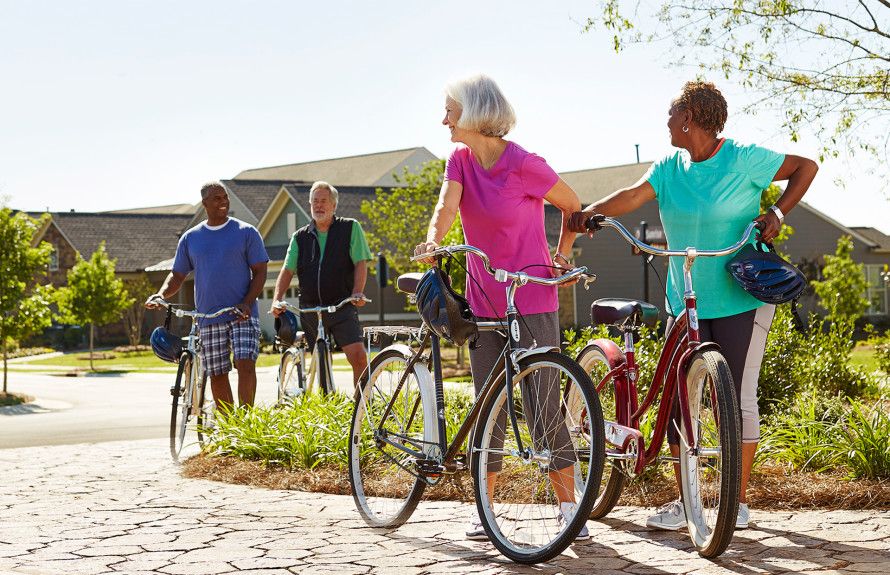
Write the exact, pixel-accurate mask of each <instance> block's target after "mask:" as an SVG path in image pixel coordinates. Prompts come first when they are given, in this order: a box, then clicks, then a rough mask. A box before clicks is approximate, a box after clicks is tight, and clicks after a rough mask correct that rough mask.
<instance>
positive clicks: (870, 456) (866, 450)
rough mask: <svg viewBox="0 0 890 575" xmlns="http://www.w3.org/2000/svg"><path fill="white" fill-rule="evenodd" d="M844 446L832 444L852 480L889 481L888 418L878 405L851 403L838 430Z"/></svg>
mask: <svg viewBox="0 0 890 575" xmlns="http://www.w3.org/2000/svg"><path fill="white" fill-rule="evenodd" d="M842 437H843V438H844V440H845V441H844V442H842V443H841V442H839V443H837V444H836V449H837V452H838V455H839V456H840V457H844V458H845V460H846V464H847V466H848V467H849V469H850V474H851V475H852V476H853V477H854V478H856V479H888V478H890V414H888V413H887V411H886V410H885V409H884V408H883V402H882V401H879V402H876V403H875V404H873V405H872V406H866V405H865V404H863V403H862V402H860V401H853V402H852V403H851V409H850V412H849V414H848V415H847V418H846V420H845V425H844V426H843V427H842Z"/></svg>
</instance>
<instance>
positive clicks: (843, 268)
mask: <svg viewBox="0 0 890 575" xmlns="http://www.w3.org/2000/svg"><path fill="white" fill-rule="evenodd" d="M852 252H853V240H852V239H851V238H850V236H842V237H841V238H839V239H838V241H837V249H836V250H835V252H834V255H833V256H832V255H826V256H825V267H823V268H822V277H823V278H824V279H823V280H821V281H812V282H810V283H811V285H812V286H813V289H814V290H815V291H816V295H817V296H818V297H819V305H820V306H821V307H822V308H824V309H825V310H826V311H828V317H829V318H832V319H833V320H834V321H839V320H850V321H851V322H853V321H856V319H858V318H859V317H860V316H862V314H863V312H865V310H866V309H868V299H867V298H866V297H865V293H866V290H867V289H868V282H867V280H866V279H865V272H864V271H863V267H862V264H857V263H856V262H854V261H853V258H851V257H850V254H851V253H852Z"/></svg>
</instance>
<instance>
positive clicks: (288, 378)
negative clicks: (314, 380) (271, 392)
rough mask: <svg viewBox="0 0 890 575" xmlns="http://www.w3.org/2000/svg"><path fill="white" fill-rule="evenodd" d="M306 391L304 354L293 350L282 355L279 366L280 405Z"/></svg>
mask: <svg viewBox="0 0 890 575" xmlns="http://www.w3.org/2000/svg"><path fill="white" fill-rule="evenodd" d="M305 391H306V379H305V378H304V377H303V361H302V354H301V353H300V352H299V351H298V350H296V349H293V348H290V349H288V350H286V351H285V352H284V353H283V354H281V364H280V365H279V366H278V403H279V404H280V403H284V402H286V401H289V400H292V399H293V398H294V397H296V396H298V395H301V394H303V393H304V392H305Z"/></svg>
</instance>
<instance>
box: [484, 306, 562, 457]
mask: <svg viewBox="0 0 890 575" xmlns="http://www.w3.org/2000/svg"><path fill="white" fill-rule="evenodd" d="M523 318H525V324H527V325H528V329H526V326H525V324H523V323H522V320H520V333H521V335H520V338H519V343H520V345H521V346H523V347H531V345H532V339H535V340H537V344H538V346H550V347H557V348H558V347H559V344H560V334H559V316H558V314H557V312H555V311H554V312H550V313H536V314H531V315H526V316H523ZM478 319H479V320H480V321H498V319H496V318H478ZM477 345H478V347H477V348H476V349H470V370H471V371H472V374H473V385H474V386H475V388H476V395H477V396H478V395H479V391H480V390H481V389H482V386H483V385H484V384H485V379H486V378H487V377H488V374H489V372H491V368H492V367H493V366H494V365H495V363H496V362H498V361H502V359H501V355H500V354H501V350H503V349H504V346H506V345H507V338H506V337H505V336H504V335H502V334H500V333H498V332H496V331H482V332H479V339H478V340H477ZM559 373H560V372H559V371H557V370H555V369H543V370H540V372H539V374H540V376H541V377H540V378H536V380H538V381H536V382H534V383H532V382H531V381H529V380H528V378H526V379H524V380H523V381H522V383H521V384H520V386H521V389H522V405H523V410H524V411H525V413H526V414H534V415H533V417H532V419H531V421H534V422H536V424H535V425H533V426H532V429H531V432H532V437H533V439H534V442H535V447H536V448H537V449H542V448H544V447H545V446H547V447H549V448H550V451H551V453H552V454H553V456H552V459H551V463H550V466H549V467H550V471H556V470H558V469H564V468H566V467H569V466H570V465H574V463H575V449H574V446H573V445H572V440H571V437H570V436H569V430H568V428H567V427H566V425H565V420H564V416H563V414H562V412H561V410H560V406H561V397H560V395H561V393H562V390H561V388H560V385H559ZM541 410H543V413H540V411H541ZM539 414H540V417H538V415H539ZM506 425H509V422H508V421H507V409H506V407H505V408H504V409H502V410H501V413H500V415H499V416H498V420H497V429H496V430H495V431H496V432H495V434H494V436H493V437H492V440H491V447H492V448H494V449H499V448H501V447H503V445H504V433H503V430H504V429H505V426H506ZM498 431H499V433H498ZM470 441H471V442H472V437H471V438H470ZM471 445H472V443H471ZM489 460H490V470H491V471H500V469H501V457H500V456H499V455H492V456H490V459H489Z"/></svg>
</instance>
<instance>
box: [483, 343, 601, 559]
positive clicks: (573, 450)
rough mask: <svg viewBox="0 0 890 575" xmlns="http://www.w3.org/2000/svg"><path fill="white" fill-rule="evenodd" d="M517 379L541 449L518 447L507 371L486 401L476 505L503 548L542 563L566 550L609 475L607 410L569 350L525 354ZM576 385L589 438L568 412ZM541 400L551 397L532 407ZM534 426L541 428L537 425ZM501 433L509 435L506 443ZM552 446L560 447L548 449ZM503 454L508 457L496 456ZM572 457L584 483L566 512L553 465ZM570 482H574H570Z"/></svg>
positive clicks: (520, 412)
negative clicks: (580, 435) (573, 432)
mask: <svg viewBox="0 0 890 575" xmlns="http://www.w3.org/2000/svg"><path fill="white" fill-rule="evenodd" d="M554 383H555V384H556V385H555V388H554ZM510 384H511V385H512V386H513V392H514V401H513V408H514V410H515V411H516V416H517V421H518V424H519V426H520V428H521V430H520V432H519V433H520V436H521V437H522V439H523V449H524V450H533V452H534V453H532V454H530V456H529V457H523V456H522V454H520V453H519V451H518V450H517V449H516V447H517V446H516V438H515V432H514V430H513V426H512V425H511V423H510V418H509V417H508V414H507V410H506V409H505V407H506V402H507V397H508V396H507V387H506V382H505V377H504V373H503V372H501V375H500V376H499V381H498V382H497V383H496V387H495V389H494V390H493V392H492V393H491V394H490V395H489V396H488V398H487V399H486V401H485V405H483V406H482V409H481V411H480V415H479V420H478V422H477V425H476V430H475V432H474V440H473V444H474V445H473V457H472V470H473V484H474V490H475V494H476V506H477V509H478V511H479V519H480V521H481V522H482V525H483V527H484V529H485V531H486V533H487V534H488V536H489V538H490V539H491V541H492V543H494V545H495V547H497V549H498V551H500V552H501V553H503V554H504V555H505V556H506V557H508V558H509V559H511V560H513V561H515V562H517V563H527V564H530V563H540V562H543V561H548V560H550V559H552V558H553V557H556V556H557V555H559V554H560V553H562V552H563V551H564V550H565V549H566V547H568V546H569V545H570V544H571V543H572V541H574V539H575V537H576V536H577V534H578V532H579V531H580V530H581V528H582V527H584V523H585V521H586V520H587V518H588V516H589V515H590V509H591V507H592V506H593V502H594V496H595V495H596V489H595V488H593V486H594V485H599V483H600V482H601V480H602V473H603V460H604V458H605V446H604V444H605V438H604V435H605V433H604V427H603V414H602V409H601V407H600V403H599V398H598V397H597V394H596V391H595V390H594V387H593V384H592V383H591V381H590V377H589V376H588V375H587V374H586V373H585V372H584V370H582V369H581V367H580V366H579V365H578V364H577V363H575V362H574V361H572V360H571V359H570V358H568V357H566V356H565V355H563V354H561V353H556V352H545V353H540V354H535V355H532V356H529V357H525V358H523V359H521V360H520V361H519V372H518V373H517V374H516V376H515V377H514V379H513V381H512V382H510ZM568 385H572V386H576V387H577V389H578V391H577V394H578V398H579V400H580V401H582V402H583V403H584V405H585V409H586V413H587V414H588V416H589V417H590V420H591V423H590V424H589V426H588V427H589V429H590V435H589V443H587V445H580V443H579V442H577V441H575V440H573V439H570V434H569V428H571V427H573V426H578V425H581V422H578V421H567V420H566V417H571V416H572V415H573V413H572V412H571V411H569V410H567V409H566V406H565V404H564V400H565V397H566V395H565V392H566V390H567V389H566V388H567V386H568ZM541 393H544V394H546V397H545V398H544V401H540V399H536V396H537V397H539V396H540V394H541ZM551 397H556V398H557V399H556V406H554V405H553V402H552V400H551V401H548V400H549V399H550V398H551ZM533 405H534V406H541V405H543V406H544V409H537V407H535V408H532V407H531V406H533ZM548 413H549V415H548ZM529 415H530V416H531V418H529ZM530 419H531V420H532V421H531V424H530ZM532 429H536V430H539V431H538V432H537V433H535V432H533V431H532ZM536 436H537V437H536ZM560 436H562V437H560ZM499 438H503V443H502V444H501V441H500V440H499ZM532 438H535V439H534V440H532ZM535 444H537V445H535ZM557 444H562V445H564V446H565V447H563V448H560V447H559V445H557ZM548 446H555V448H554V449H548ZM497 455H499V456H500V457H493V456H497ZM570 458H574V460H575V462H581V465H582V467H584V472H583V473H582V478H583V481H584V485H583V486H579V490H578V492H579V493H580V497H576V502H575V505H576V507H575V511H574V513H573V514H572V516H571V517H570V518H569V519H568V520H565V519H563V517H562V514H561V512H560V505H559V503H560V502H559V500H558V499H557V497H556V494H555V491H554V488H553V484H552V482H551V479H550V473H551V471H548V469H549V468H550V467H551V466H554V465H559V464H560V463H561V462H565V461H568V459H570ZM585 464H586V466H585ZM568 465H569V466H572V468H574V465H575V464H574V463H571V462H569V463H568ZM565 468H566V467H565V466H563V467H557V468H556V469H557V470H558V469H565ZM493 473H495V474H498V476H497V479H496V481H495V482H494V483H493V485H491V486H490V485H489V482H488V478H489V474H493ZM573 473H574V472H573ZM563 488H566V489H567V488H568V487H567V486H565V485H563Z"/></svg>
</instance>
